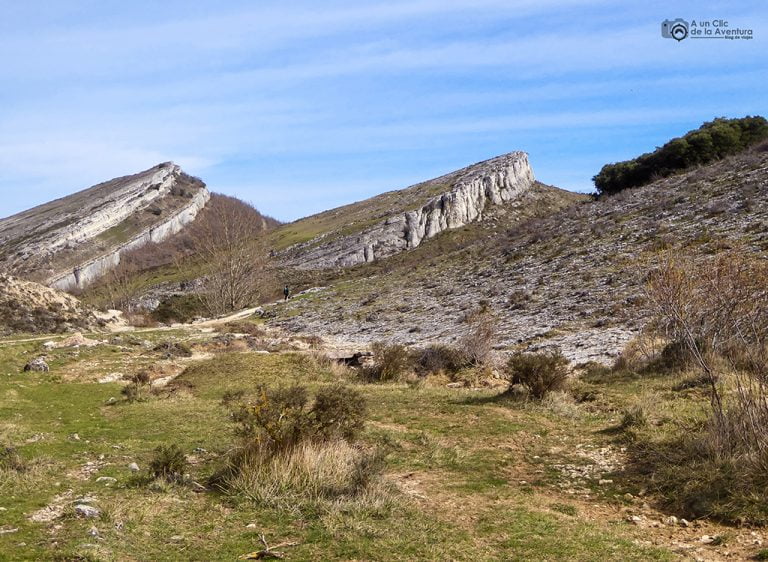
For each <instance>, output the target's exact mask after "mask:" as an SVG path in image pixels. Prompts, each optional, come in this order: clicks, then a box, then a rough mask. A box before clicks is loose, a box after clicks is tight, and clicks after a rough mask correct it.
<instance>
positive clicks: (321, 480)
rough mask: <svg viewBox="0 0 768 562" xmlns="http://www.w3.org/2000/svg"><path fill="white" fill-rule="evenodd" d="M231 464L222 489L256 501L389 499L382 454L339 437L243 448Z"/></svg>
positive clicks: (337, 505) (296, 505) (385, 502)
mask: <svg viewBox="0 0 768 562" xmlns="http://www.w3.org/2000/svg"><path fill="white" fill-rule="evenodd" d="M237 465H238V466H237V470H236V472H235V475H234V476H232V477H230V478H228V479H227V480H226V488H227V490H228V492H229V493H232V494H237V495H239V496H242V497H245V498H247V499H249V500H252V501H254V502H255V503H256V504H258V505H262V506H270V507H277V508H280V509H285V510H289V511H294V510H299V511H301V510H305V509H308V508H319V509H322V510H333V509H356V508H376V509H386V508H389V507H390V506H391V505H393V503H394V502H395V493H394V491H393V489H392V488H391V486H389V485H388V484H387V483H386V481H385V480H383V478H382V477H381V474H382V471H383V468H384V460H383V456H382V454H381V453H380V452H379V451H377V450H367V449H366V448H364V447H361V446H356V445H352V444H350V443H348V442H346V441H344V440H334V441H329V442H324V443H318V442H304V443H301V444H300V445H297V446H296V447H292V448H290V449H288V450H286V451H282V452H279V453H277V454H270V453H269V452H267V451H265V450H264V449H256V450H253V451H247V452H244V453H243V454H242V455H241V456H239V457H238V461H237Z"/></svg>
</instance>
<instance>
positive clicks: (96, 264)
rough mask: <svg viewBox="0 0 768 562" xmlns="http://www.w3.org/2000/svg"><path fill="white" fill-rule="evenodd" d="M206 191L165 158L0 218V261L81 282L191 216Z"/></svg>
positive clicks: (57, 281)
mask: <svg viewBox="0 0 768 562" xmlns="http://www.w3.org/2000/svg"><path fill="white" fill-rule="evenodd" d="M209 197H210V194H209V193H208V190H207V189H206V187H205V184H203V183H202V182H201V181H199V180H197V179H195V178H192V177H190V176H188V175H186V174H184V173H183V172H182V170H181V168H179V166H177V165H176V164H173V163H172V162H166V163H163V164H159V165H157V166H155V167H153V168H151V169H149V170H146V171H144V172H141V173H138V174H134V175H132V176H125V177H121V178H116V179H113V180H110V181H108V182H104V183H102V184H99V185H96V186H94V187H91V188H89V189H86V190H85V191H81V192H79V193H76V194H73V195H70V196H68V197H64V198H62V199H58V200H56V201H52V202H50V203H47V204H45V205H41V206H39V207H35V208H34V209H30V210H28V211H25V212H22V213H19V214H17V215H14V216H12V217H8V218H5V219H2V220H0V247H2V251H0V267H2V268H3V269H4V270H5V271H7V272H14V273H16V274H19V275H24V276H27V277H30V278H32V279H34V280H36V281H41V282H44V283H45V284H49V285H52V286H54V287H56V288H59V289H72V288H75V287H83V286H85V285H87V284H88V283H90V282H91V281H93V280H94V279H96V278H98V277H99V276H101V275H103V274H104V273H105V272H106V271H109V269H111V268H112V267H114V266H115V265H117V264H118V263H119V262H120V254H121V253H122V252H124V251H127V250H131V249H135V248H138V247H140V246H142V245H144V244H147V243H149V242H158V241H161V240H163V239H165V238H167V237H169V236H171V235H173V234H175V233H176V232H178V231H179V230H180V229H181V228H183V226H184V225H186V224H188V223H189V222H191V221H192V220H194V218H195V216H196V215H197V213H198V212H199V211H200V210H201V209H202V208H203V207H204V206H205V204H206V203H207V201H208V199H209Z"/></svg>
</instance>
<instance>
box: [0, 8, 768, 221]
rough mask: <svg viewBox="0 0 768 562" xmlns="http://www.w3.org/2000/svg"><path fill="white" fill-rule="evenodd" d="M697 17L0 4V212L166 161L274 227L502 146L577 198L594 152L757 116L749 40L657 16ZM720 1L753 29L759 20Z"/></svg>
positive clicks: (586, 11)
mask: <svg viewBox="0 0 768 562" xmlns="http://www.w3.org/2000/svg"><path fill="white" fill-rule="evenodd" d="M699 9H700V8H699V5H698V4H697V3H694V2H692V1H691V2H686V3H684V4H683V5H680V6H676V7H675V9H674V13H670V8H669V5H668V4H667V3H662V2H655V1H653V2H649V3H643V4H642V5H621V6H620V5H617V4H616V3H614V2H608V1H607V0H605V1H603V0H570V1H565V2H564V1H558V2H555V1H554V0H543V1H542V0H539V1H534V0H521V1H517V2H514V1H509V0H476V1H473V2H470V1H457V2H445V1H438V0H415V1H411V2H404V1H395V2H369V3H359V2H349V1H344V2H338V1H331V2H329V3H323V4H318V3H316V2H311V3H310V2H298V3H295V4H293V5H292V6H290V7H287V6H285V4H281V3H276V2H260V3H258V4H254V3H251V2H244V1H243V2H237V1H235V2H231V3H230V2H228V3H227V4H226V6H222V7H213V5H212V4H208V3H203V2H181V0H169V1H168V2H165V3H148V2H146V3H145V2H143V1H140V2H139V3H138V4H137V3H130V4H123V5H119V6H118V5H113V6H107V5H106V4H105V5H101V4H92V3H77V2H74V3H53V2H50V3H44V2H35V1H32V2H30V3H24V4H15V5H11V6H4V7H3V8H0V16H3V17H0V32H1V33H0V76H1V77H2V79H3V85H4V88H3V89H2V90H0V189H2V190H3V192H4V194H6V195H7V196H6V197H4V198H3V200H2V203H0V215H4V214H8V213H11V212H14V211H18V210H21V209H22V208H25V207H27V206H30V205H32V204H35V203H40V202H42V201H44V200H46V199H48V198H51V197H53V196H61V195H64V194H66V193H67V192H70V191H73V190H75V189H80V188H84V187H87V186H88V185H90V184H92V183H95V182H97V181H101V180H104V179H107V178H109V177H112V176H115V175H119V174H125V173H129V172H131V171H137V170H139V169H144V168H147V167H149V166H151V165H153V164H155V163H156V162H158V161H162V160H169V159H173V160H175V161H177V162H179V163H181V164H182V165H183V166H184V167H185V168H189V170H190V171H191V172H192V173H195V174H198V175H202V176H203V177H204V178H205V179H206V180H208V183H209V184H210V185H211V187H212V188H214V189H222V190H227V191H230V192H232V193H234V194H237V195H240V196H243V197H244V198H246V199H249V200H251V201H253V202H254V203H256V204H257V205H259V206H261V207H263V208H264V210H266V211H267V212H271V213H273V214H275V215H278V216H279V217H281V218H295V217H296V216H297V215H300V214H305V213H308V212H311V211H317V210H320V209H321V207H322V206H323V205H326V204H330V203H334V204H335V203H338V202H341V201H342V200H345V199H355V198H360V196H364V195H370V194H371V193H373V192H375V190H378V189H382V188H386V189H392V188H396V187H398V185H400V183H399V182H409V181H411V182H414V181H417V180H419V179H423V178H424V177H426V176H429V175H431V174H433V173H435V174H436V173H440V172H445V171H448V170H450V169H451V167H459V166H461V165H464V164H466V163H468V162H472V161H476V160H480V159H483V158H487V157H490V156H493V155H495V154H497V153H499V152H506V151H509V150H515V149H524V150H528V151H529V152H530V153H531V155H532V159H533V161H534V164H535V166H536V168H537V173H538V174H539V176H540V177H542V178H547V177H549V178H552V179H551V180H548V181H559V182H561V183H563V184H564V187H574V188H580V189H585V186H588V185H589V178H590V177H591V175H592V174H593V173H594V172H595V171H596V170H595V167H597V166H599V165H600V163H601V162H604V161H607V160H611V159H616V158H619V157H622V156H623V155H625V154H633V153H635V152H637V151H640V150H647V149H649V148H653V146H654V145H655V143H659V142H663V140H665V139H666V138H668V137H669V136H671V135H673V134H678V133H681V132H683V131H684V130H685V128H686V127H689V126H695V125H697V124H698V123H700V122H701V121H703V120H705V119H709V118H712V117H714V116H715V115H722V114H728V115H733V114H743V113H750V112H751V113H759V112H765V109H766V108H765V100H764V96H762V93H761V92H762V86H761V84H762V83H763V82H764V80H765V77H766V75H767V74H768V64H767V61H766V59H765V52H766V47H768V45H766V43H767V42H768V29H766V30H761V29H759V28H758V29H756V38H755V39H754V40H753V41H751V42H743V43H738V42H735V41H732V42H728V43H726V44H710V43H707V42H699V43H695V42H693V41H690V42H683V43H679V44H678V43H676V42H673V41H668V40H663V39H662V38H661V37H660V36H659V22H660V20H661V19H664V18H665V17H678V16H679V15H681V14H683V15H685V16H687V17H690V16H689V14H690V15H693V14H694V13H695V12H697V10H699ZM729 9H730V10H732V12H731V13H723V14H722V17H732V18H734V19H737V18H742V20H743V23H745V24H752V25H754V26H755V27H757V25H758V23H759V22H761V21H762V22H764V21H766V17H765V16H766V14H767V13H768V9H766V7H765V5H764V4H762V3H759V2H751V3H744V4H743V5H741V6H739V7H738V12H735V11H733V10H734V9H732V8H729ZM35 14H39V15H38V16H37V17H33V16H34V15H35ZM713 43H714V42H713ZM564 162H567V168H566V167H564V166H565V165H564ZM286 193H295V194H296V197H294V198H291V203H290V204H286V203H285V194H286ZM295 201H298V203H296V202H295Z"/></svg>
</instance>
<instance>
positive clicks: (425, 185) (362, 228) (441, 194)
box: [271, 152, 567, 269]
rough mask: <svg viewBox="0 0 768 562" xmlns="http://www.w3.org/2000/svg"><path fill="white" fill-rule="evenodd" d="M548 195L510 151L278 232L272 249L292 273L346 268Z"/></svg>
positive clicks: (520, 158) (524, 158)
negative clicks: (528, 196) (531, 196)
mask: <svg viewBox="0 0 768 562" xmlns="http://www.w3.org/2000/svg"><path fill="white" fill-rule="evenodd" d="M551 189H552V188H547V187H544V186H542V185H541V184H538V183H537V182H536V181H535V179H534V176H533V170H532V169H531V166H530V164H529V163H528V156H527V154H525V153H524V152H512V153H510V154H505V155H502V156H498V157H496V158H492V159H490V160H486V161H484V162H479V163H477V164H473V165H471V166H468V167H466V168H463V169H461V170H457V171H455V172H451V173H449V174H446V175H443V176H440V177H438V178H435V179H432V180H429V181H426V182H422V183H419V184H416V185H414V186H411V187H408V188H406V189H402V190H398V191H390V192H387V193H384V194H382V195H379V196H377V197H373V198H371V199H367V200H365V201H360V202H357V203H353V204H351V205H346V206H344V207H339V208H338V209H333V210H330V211H326V212H324V213H320V214H318V215H313V216H311V217H307V218H305V219H301V220H298V221H296V222H294V223H291V224H288V225H285V226H283V227H282V228H280V229H278V230H277V231H275V233H274V234H273V236H272V237H271V242H272V245H273V247H274V248H275V249H277V250H278V251H280V250H282V251H281V252H280V254H279V257H280V261H281V262H282V263H284V264H286V265H289V266H293V267H297V268H299V269H326V268H329V267H339V266H340V267H349V266H352V265H357V264H360V263H369V262H373V261H375V260H377V259H382V258H385V257H388V256H391V255H393V254H396V253H398V252H400V251H403V250H413V249H414V248H416V247H418V246H419V245H420V244H421V243H422V242H423V241H425V240H427V239H430V238H432V237H434V236H436V235H438V234H440V233H441V232H444V231H446V230H452V229H455V228H459V227H462V226H464V225H467V224H469V223H472V222H475V221H479V220H482V219H483V217H484V216H485V215H487V214H488V213H489V211H490V210H491V209H492V208H493V207H495V206H497V205H501V204H503V203H507V202H513V201H516V200H519V199H520V198H521V197H523V196H525V195H526V194H527V193H529V192H531V191H535V192H541V193H543V192H545V191H547V190H549V191H551ZM561 194H562V196H563V198H564V199H567V194H566V193H565V192H561ZM286 245H289V246H288V247H286Z"/></svg>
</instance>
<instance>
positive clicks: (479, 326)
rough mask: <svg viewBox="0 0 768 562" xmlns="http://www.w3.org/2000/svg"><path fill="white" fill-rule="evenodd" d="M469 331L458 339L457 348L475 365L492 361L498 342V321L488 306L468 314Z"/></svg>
mask: <svg viewBox="0 0 768 562" xmlns="http://www.w3.org/2000/svg"><path fill="white" fill-rule="evenodd" d="M466 321H467V323H468V324H469V331H468V332H467V333H466V334H465V335H464V337H462V338H461V339H460V340H459V341H458V345H457V348H458V350H459V351H460V352H461V353H462V355H463V356H464V357H466V358H467V359H468V360H469V362H470V363H472V364H473V365H487V364H489V363H491V360H492V356H493V345H494V343H495V342H496V334H497V328H498V322H497V319H496V316H495V315H494V314H493V312H491V310H490V309H488V308H487V307H482V306H481V307H480V309H478V310H477V311H475V312H474V313H472V314H469V315H467V318H466Z"/></svg>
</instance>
